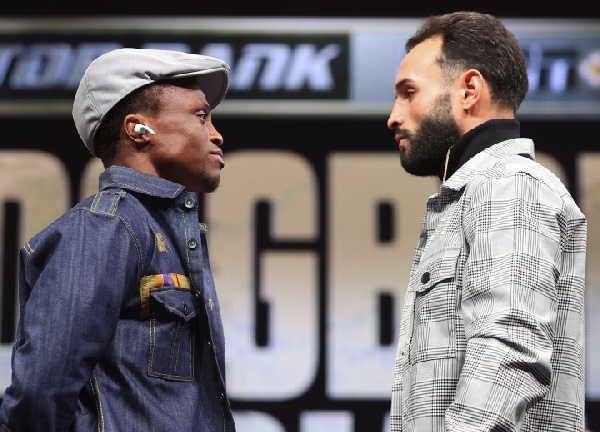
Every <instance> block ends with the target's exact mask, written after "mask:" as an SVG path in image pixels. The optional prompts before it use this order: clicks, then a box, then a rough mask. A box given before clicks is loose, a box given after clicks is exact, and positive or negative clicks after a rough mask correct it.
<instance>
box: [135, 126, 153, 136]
mask: <svg viewBox="0 0 600 432" xmlns="http://www.w3.org/2000/svg"><path fill="white" fill-rule="evenodd" d="M133 130H134V132H135V133H137V134H140V135H146V134H147V133H149V134H150V135H154V131H153V130H152V128H151V127H150V126H146V125H145V124H143V123H138V124H136V125H135V127H134V128H133Z"/></svg>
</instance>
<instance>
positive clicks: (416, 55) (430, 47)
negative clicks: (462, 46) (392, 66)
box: [396, 37, 442, 83]
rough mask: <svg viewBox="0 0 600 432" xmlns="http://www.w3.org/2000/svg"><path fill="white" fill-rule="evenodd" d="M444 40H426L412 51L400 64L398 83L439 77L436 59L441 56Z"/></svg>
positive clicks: (439, 69)
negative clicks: (419, 78) (420, 78)
mask: <svg viewBox="0 0 600 432" xmlns="http://www.w3.org/2000/svg"><path fill="white" fill-rule="evenodd" d="M441 45H442V40H441V38H439V37H436V38H432V39H426V40H425V41H423V42H421V43H420V44H418V45H417V46H415V47H414V48H413V49H411V50H410V51H409V52H408V53H407V54H406V55H405V56H404V58H403V59H402V61H401V62H400V68H399V69H398V76H397V78H396V83H399V82H400V81H406V80H416V79H417V78H418V77H429V78H432V77H434V76H438V75H440V73H441V68H440V65H439V64H438V63H437V61H436V59H437V58H438V56H439V53H440V49H441Z"/></svg>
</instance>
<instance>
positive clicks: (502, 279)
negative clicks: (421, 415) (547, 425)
mask: <svg viewBox="0 0 600 432" xmlns="http://www.w3.org/2000/svg"><path fill="white" fill-rule="evenodd" d="M563 206H564V202H563V200H562V198H561V197H560V196H559V195H558V194H556V193H555V192H553V191H552V190H550V188H548V186H546V185H545V184H543V183H542V182H540V181H538V180H536V179H534V178H532V177H530V176H528V175H527V174H516V175H513V176H509V177H507V178H502V179H494V180H489V179H488V180H486V181H485V182H483V183H482V184H480V185H479V186H478V188H477V190H476V192H475V193H474V195H473V197H472V200H471V201H470V202H469V203H468V204H467V208H466V209H465V213H464V220H463V224H464V226H463V229H464V232H465V235H466V242H467V244H468V246H469V248H470V254H469V258H468V260H467V264H466V268H465V269H464V273H463V276H462V298H461V301H460V302H459V305H458V308H459V314H460V316H461V318H462V320H463V323H464V331H465V336H466V340H467V347H466V354H465V362H464V366H463V368H462V372H461V375H460V378H459V382H458V386H457V391H456V397H455V399H454V401H453V403H452V404H451V406H450V408H449V409H448V410H447V411H446V431H461V432H468V431H473V432H474V431H481V432H483V431H518V430H519V429H520V426H521V422H522V421H523V418H524V416H525V413H526V411H527V410H528V409H530V407H532V406H533V405H534V404H535V403H536V402H538V401H539V400H541V399H542V398H544V397H545V395H546V394H547V392H548V391H549V386H550V380H551V374H552V372H553V371H552V366H551V356H552V355H553V342H554V340H553V339H554V326H555V322H556V317H557V293H556V285H557V281H558V277H559V273H560V260H561V256H562V251H561V236H562V235H563V234H564V233H563V232H561V226H560V224H559V220H560V217H559V215H560V213H561V212H563V210H564V209H563Z"/></svg>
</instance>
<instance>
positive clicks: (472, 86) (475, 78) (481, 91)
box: [460, 69, 486, 111]
mask: <svg viewBox="0 0 600 432" xmlns="http://www.w3.org/2000/svg"><path fill="white" fill-rule="evenodd" d="M460 84H461V95H462V98H461V101H460V104H461V108H462V109H463V110H465V111H469V110H471V109H472V108H473V107H474V106H476V105H477V104H479V103H481V102H482V98H484V97H485V91H486V83H485V80H484V79H483V76H482V75H481V72H479V71H478V70H477V69H469V70H468V71H466V72H464V73H463V74H462V75H461V81H460Z"/></svg>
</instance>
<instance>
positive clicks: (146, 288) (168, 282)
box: [140, 273, 191, 318]
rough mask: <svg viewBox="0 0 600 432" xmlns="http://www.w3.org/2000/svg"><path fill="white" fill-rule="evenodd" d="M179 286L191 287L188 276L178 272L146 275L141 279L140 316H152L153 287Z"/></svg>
mask: <svg viewBox="0 0 600 432" xmlns="http://www.w3.org/2000/svg"><path fill="white" fill-rule="evenodd" d="M163 287H178V288H188V289H189V288H190V287H191V284H190V280H189V278H188V277H186V276H184V275H181V274H177V273H163V274H156V275H150V276H144V277H143V278H142V279H141V280H140V302H141V306H140V316H141V317H142V318H148V317H149V316H150V290H151V289H152V288H163Z"/></svg>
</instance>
